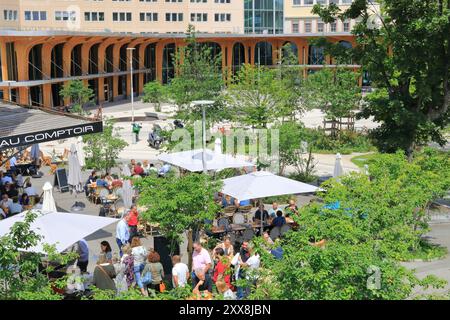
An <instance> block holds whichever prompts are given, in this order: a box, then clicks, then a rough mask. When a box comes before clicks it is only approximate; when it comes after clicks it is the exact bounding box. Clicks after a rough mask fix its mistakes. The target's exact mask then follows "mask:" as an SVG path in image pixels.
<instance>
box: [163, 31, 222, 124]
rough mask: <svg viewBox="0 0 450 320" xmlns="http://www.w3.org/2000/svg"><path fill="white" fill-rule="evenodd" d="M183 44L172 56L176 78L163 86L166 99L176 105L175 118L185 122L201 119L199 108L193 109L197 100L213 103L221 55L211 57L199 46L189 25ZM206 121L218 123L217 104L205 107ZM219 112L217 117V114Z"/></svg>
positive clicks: (204, 46)
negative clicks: (192, 104) (184, 43)
mask: <svg viewBox="0 0 450 320" xmlns="http://www.w3.org/2000/svg"><path fill="white" fill-rule="evenodd" d="M187 33H188V36H187V38H186V45H185V46H183V47H181V48H180V49H179V50H178V52H177V53H176V54H175V56H174V57H173V60H174V66H175V77H174V78H173V79H172V80H171V81H170V83H169V84H168V85H167V86H166V91H167V96H168V98H169V99H171V100H172V101H173V102H174V103H175V104H176V105H177V106H178V113H177V117H178V118H180V119H183V120H184V121H193V120H198V119H201V116H202V114H201V109H200V108H195V109H192V108H191V106H190V104H191V102H193V101H196V100H213V101H216V100H217V99H218V97H219V96H220V92H221V91H222V88H223V85H224V83H223V77H222V71H221V65H222V62H221V61H222V58H221V57H222V56H221V54H218V55H216V56H214V55H213V52H212V50H211V48H210V47H209V46H208V45H207V44H202V43H199V42H198V41H197V39H196V31H195V29H194V27H193V26H192V25H189V28H188V30H187ZM207 109H208V110H207V112H208V116H207V117H208V119H209V120H210V121H214V119H216V120H220V116H225V115H226V114H221V113H220V111H221V108H220V102H218V103H216V105H214V106H211V107H208V108H207ZM218 113H219V114H218Z"/></svg>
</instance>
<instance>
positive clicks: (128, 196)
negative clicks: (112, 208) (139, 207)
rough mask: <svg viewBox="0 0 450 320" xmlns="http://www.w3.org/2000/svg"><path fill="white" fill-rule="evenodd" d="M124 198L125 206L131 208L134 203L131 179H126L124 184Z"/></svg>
mask: <svg viewBox="0 0 450 320" xmlns="http://www.w3.org/2000/svg"><path fill="white" fill-rule="evenodd" d="M122 198H123V205H124V207H125V208H127V209H130V208H131V206H132V205H133V187H132V186H131V181H130V180H125V181H124V182H123V186H122Z"/></svg>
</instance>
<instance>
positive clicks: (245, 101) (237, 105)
mask: <svg viewBox="0 0 450 320" xmlns="http://www.w3.org/2000/svg"><path fill="white" fill-rule="evenodd" d="M279 90H281V85H280V81H277V78H276V73H275V72H274V71H273V70H270V69H268V68H266V67H264V66H252V65H249V64H245V65H243V66H242V68H241V69H240V70H239V72H238V73H237V74H236V76H235V79H234V81H233V82H232V83H231V84H230V85H229V86H228V90H227V92H226V93H225V97H226V101H227V105H228V110H229V112H231V114H232V115H233V117H234V118H235V120H237V121H238V122H240V123H242V124H245V125H249V126H252V127H253V128H267V124H269V123H271V122H273V121H274V120H275V119H276V116H277V113H278V107H279V106H280V100H279V99H278V95H277V94H279Z"/></svg>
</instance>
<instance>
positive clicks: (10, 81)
mask: <svg viewBox="0 0 450 320" xmlns="http://www.w3.org/2000/svg"><path fill="white" fill-rule="evenodd" d="M3 82H6V83H7V84H8V94H9V102H12V94H11V83H16V81H14V80H6V81H3Z"/></svg>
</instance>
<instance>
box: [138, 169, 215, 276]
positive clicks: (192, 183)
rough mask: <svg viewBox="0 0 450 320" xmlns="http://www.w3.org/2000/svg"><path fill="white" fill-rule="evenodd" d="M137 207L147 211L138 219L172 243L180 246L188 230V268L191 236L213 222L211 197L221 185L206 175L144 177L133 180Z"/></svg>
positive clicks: (212, 199)
mask: <svg viewBox="0 0 450 320" xmlns="http://www.w3.org/2000/svg"><path fill="white" fill-rule="evenodd" d="M136 186H137V188H138V190H139V192H140V193H139V194H140V196H139V204H141V205H143V206H146V207H147V208H148V209H147V211H145V212H142V213H141V215H140V217H141V218H142V219H143V220H144V221H148V222H150V223H157V224H158V225H159V230H160V232H161V233H162V234H163V235H164V236H165V237H167V239H168V240H169V241H170V242H171V243H172V250H173V248H174V245H175V244H176V243H178V244H180V242H181V240H182V237H181V236H182V234H184V233H185V232H186V230H187V231H188V234H187V236H188V252H189V267H191V263H192V261H191V256H192V242H193V240H194V239H193V235H194V234H195V233H196V232H198V231H199V230H200V228H202V227H203V226H204V225H205V220H211V221H212V220H213V219H214V216H215V213H216V212H217V210H218V206H217V204H216V203H215V202H214V194H215V193H216V192H219V191H220V189H221V182H220V181H215V180H213V179H212V178H211V177H210V176H209V175H204V174H196V173H192V174H187V175H184V176H181V177H175V176H172V177H170V176H169V177H166V178H164V179H161V178H158V177H153V176H149V177H145V178H144V179H139V180H137V181H136Z"/></svg>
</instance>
